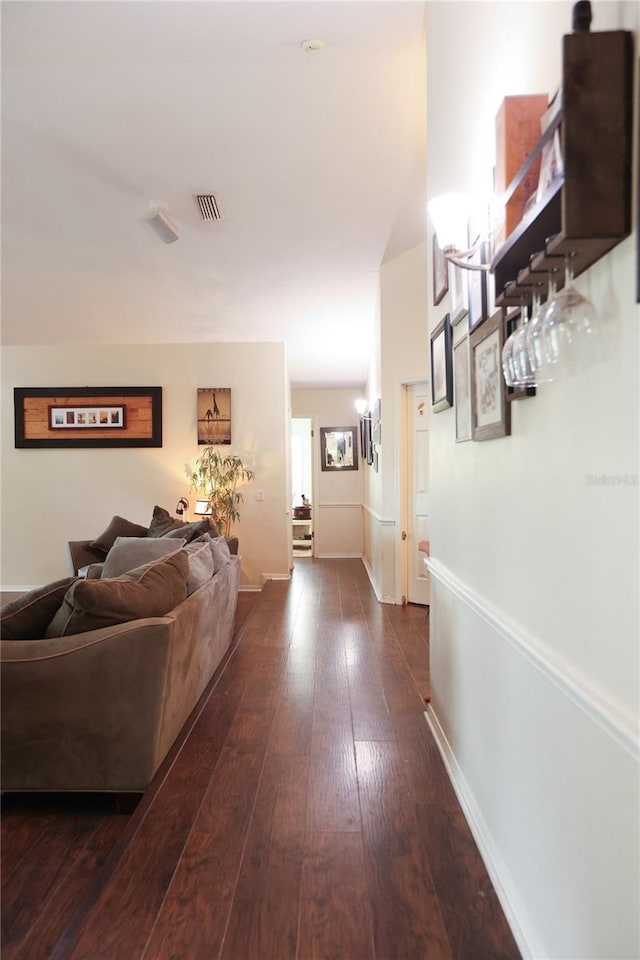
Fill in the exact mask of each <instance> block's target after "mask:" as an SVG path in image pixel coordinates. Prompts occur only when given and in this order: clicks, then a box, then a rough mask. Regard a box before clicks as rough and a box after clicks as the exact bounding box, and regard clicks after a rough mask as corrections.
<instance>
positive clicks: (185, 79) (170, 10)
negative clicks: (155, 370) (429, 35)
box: [2, 0, 426, 386]
mask: <svg viewBox="0 0 640 960" xmlns="http://www.w3.org/2000/svg"><path fill="white" fill-rule="evenodd" d="M308 38H312V39H316V38H319V39H322V40H323V41H324V43H325V47H324V50H323V51H322V53H320V54H317V55H309V54H306V53H304V52H303V50H302V48H301V44H302V41H304V40H305V39H308ZM424 57H425V44H424V4H423V3H421V2H413V0H410V2H404V0H392V2H367V0H357V2H343V0H339V2H325V0H322V2H304V0H288V2H269V0H267V2H244V0H234V2H218V0H213V2H209V0H203V2H188V0H167V2H164V0H149V2H145V0H141V2H129V0H123V2H119V0H109V2H91V0H82V2H67V0H61V2H31V0H12V2H3V3H2V248H3V261H2V281H3V282H2V307H3V310H2V316H3V331H2V332H3V342H4V343H6V344H36V343H38V344H47V343H69V342H85V343H86V342H89V343H107V342H109V343H160V342H194V341H196V342H199V341H214V342H215V341H238V340H254V341H264V340H269V341H273V340H276V341H284V342H285V343H286V345H287V356H288V363H289V372H290V375H291V379H292V383H293V384H294V385H298V386H302V385H323V386H338V385H360V384H362V383H363V382H364V379H365V377H366V372H367V368H368V361H369V355H370V347H371V336H372V333H373V329H374V320H375V314H376V304H377V296H376V295H377V280H378V271H379V267H380V264H381V263H382V262H383V261H384V260H385V259H389V258H390V257H393V256H396V255H397V254H399V253H401V252H403V251H404V250H407V249H409V248H411V247H413V246H415V245H416V244H418V243H420V242H421V241H422V240H423V239H424V236H425V231H426V213H425V206H424V201H425V187H424V180H425V149H424V147H425V99H426V96H425V93H426V92H425V63H424ZM199 191H200V192H213V193H215V195H216V198H217V200H218V204H219V206H220V209H221V212H222V214H223V219H222V221H220V222H217V223H216V222H214V223H205V222H203V221H202V220H201V219H200V214H199V212H198V209H197V207H196V204H195V202H194V200H193V194H194V193H195V192H199ZM152 200H160V201H162V202H163V203H165V204H167V206H168V209H169V215H170V217H171V219H172V220H173V221H174V222H175V223H176V224H177V227H178V231H179V240H178V241H177V242H176V243H173V244H164V243H162V242H161V241H160V240H159V239H158V237H157V236H156V235H155V233H154V232H153V231H152V230H151V229H150V228H149V225H148V223H147V222H146V219H145V218H146V217H147V215H148V213H149V204H150V202H151V201H152Z"/></svg>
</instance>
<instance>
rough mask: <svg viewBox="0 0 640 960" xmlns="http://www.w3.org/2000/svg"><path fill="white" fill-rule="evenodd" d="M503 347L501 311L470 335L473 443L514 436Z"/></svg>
mask: <svg viewBox="0 0 640 960" xmlns="http://www.w3.org/2000/svg"><path fill="white" fill-rule="evenodd" d="M503 345H504V324H503V321H502V310H498V311H496V313H494V315H493V316H492V317H490V318H489V319H488V320H487V321H486V322H485V323H483V324H482V326H481V327H479V329H477V330H474V331H473V333H471V334H470V335H469V348H470V367H471V438H472V440H493V439H495V438H497V437H506V436H508V435H509V434H510V433H511V406H510V404H509V403H508V402H507V391H506V385H505V382H504V377H503V376H502V347H503Z"/></svg>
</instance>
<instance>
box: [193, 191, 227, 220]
mask: <svg viewBox="0 0 640 960" xmlns="http://www.w3.org/2000/svg"><path fill="white" fill-rule="evenodd" d="M194 197H195V201H196V203H197V204H198V209H199V210H200V216H201V217H202V219H203V220H222V214H221V213H220V208H219V206H218V201H217V200H216V198H215V197H214V195H213V194H212V193H196V194H194Z"/></svg>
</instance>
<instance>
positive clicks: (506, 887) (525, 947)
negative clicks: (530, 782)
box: [424, 705, 548, 960]
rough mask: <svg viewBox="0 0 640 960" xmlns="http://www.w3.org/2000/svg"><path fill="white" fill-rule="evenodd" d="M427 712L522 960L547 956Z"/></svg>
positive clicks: (450, 753)
mask: <svg viewBox="0 0 640 960" xmlns="http://www.w3.org/2000/svg"><path fill="white" fill-rule="evenodd" d="M424 715H425V719H426V721H427V723H428V724H429V728H430V730H431V733H432V734H433V738H434V740H435V741H436V744H437V746H438V750H439V751H440V755H441V757H442V760H443V763H444V765H445V768H446V771H447V774H448V775H449V779H450V781H451V783H452V785H453V789H454V791H455V794H456V797H457V798H458V802H459V804H460V807H461V808H462V812H463V814H464V816H465V819H466V821H467V823H468V824H469V829H470V830H471V833H472V834H473V839H474V840H475V842H476V846H477V848H478V851H479V853H480V856H481V857H482V860H483V862H484V865H485V867H486V869H487V873H488V874H489V879H490V880H491V883H492V884H493V888H494V890H495V892H496V896H497V897H498V900H499V901H500V906H501V907H502V910H503V913H504V915H505V918H506V920H507V923H508V924H509V927H510V929H511V932H512V933H513V937H514V939H515V941H516V943H517V945H518V949H519V950H520V953H521V954H522V957H523V960H533V958H540V957H545V956H548V954H547V953H545V950H544V947H543V945H542V944H540V943H538V942H537V939H538V938H537V937H536V936H535V934H534V933H533V931H532V930H528V929H527V930H525V929H524V925H525V924H526V920H525V918H526V910H525V908H524V905H523V904H522V903H521V900H520V897H519V896H518V894H517V892H516V890H515V889H514V886H513V883H512V881H511V878H510V876H509V874H508V871H507V868H506V866H505V864H504V861H503V859H502V857H501V856H500V853H499V851H498V848H497V846H496V844H495V842H494V840H493V837H492V835H491V833H490V831H489V829H488V827H487V824H486V821H485V819H484V817H483V816H482V813H481V812H480V809H479V807H478V804H477V803H476V800H475V797H474V795H473V793H472V791H471V789H470V787H469V784H468V783H467V780H466V778H465V776H464V774H463V772H462V770H461V768H460V765H459V764H458V761H457V760H456V757H455V754H454V752H453V750H452V749H451V745H450V744H449V741H448V740H447V737H446V735H445V732H444V730H443V729H442V727H441V725H440V722H439V720H438V717H437V716H436V713H435V711H434V709H433V707H432V706H431V705H430V706H429V707H428V708H427V710H425V714H424Z"/></svg>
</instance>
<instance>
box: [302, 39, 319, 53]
mask: <svg viewBox="0 0 640 960" xmlns="http://www.w3.org/2000/svg"><path fill="white" fill-rule="evenodd" d="M302 49H303V50H304V52H305V53H310V54H312V55H315V54H317V53H320V52H321V51H322V50H324V40H303V41H302Z"/></svg>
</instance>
